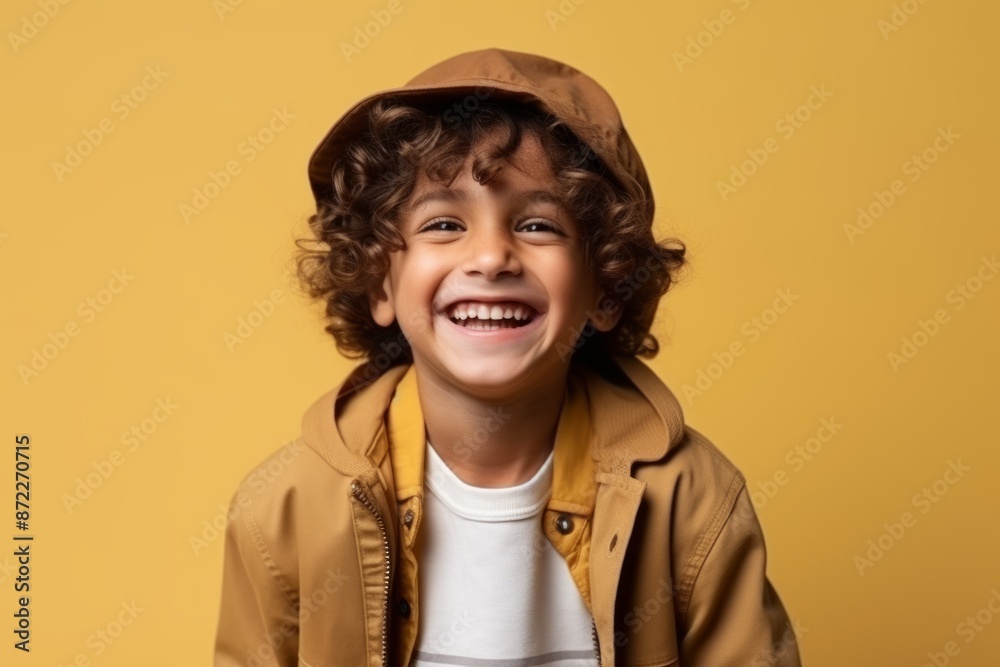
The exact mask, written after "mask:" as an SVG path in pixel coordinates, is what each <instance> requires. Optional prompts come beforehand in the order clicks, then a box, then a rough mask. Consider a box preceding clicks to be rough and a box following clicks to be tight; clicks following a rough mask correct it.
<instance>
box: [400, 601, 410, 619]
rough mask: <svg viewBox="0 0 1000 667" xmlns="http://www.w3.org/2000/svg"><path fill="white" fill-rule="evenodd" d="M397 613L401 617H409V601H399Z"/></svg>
mask: <svg viewBox="0 0 1000 667" xmlns="http://www.w3.org/2000/svg"><path fill="white" fill-rule="evenodd" d="M399 615H400V616H402V617H403V618H409V617H410V603H409V602H407V601H406V600H400V601H399Z"/></svg>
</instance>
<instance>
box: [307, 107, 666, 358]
mask: <svg viewBox="0 0 1000 667" xmlns="http://www.w3.org/2000/svg"><path fill="white" fill-rule="evenodd" d="M456 99H459V98H458V97H457V96H456ZM458 109H462V106H461V105H460V104H455V100H454V99H453V100H450V101H445V102H442V101H440V100H439V101H437V102H434V103H423V104H420V105H419V106H414V105H412V104H411V103H407V102H403V101H402V100H399V99H393V98H382V99H379V100H377V101H376V102H375V103H374V104H373V105H372V106H371V107H370V109H369V111H368V125H367V128H366V129H365V130H364V132H362V133H361V134H360V135H358V136H357V137H356V138H354V139H353V140H352V141H351V142H349V143H348V144H347V145H346V146H345V148H344V150H343V153H342V155H341V157H340V158H339V159H338V160H337V162H336V163H335V164H334V167H333V171H332V183H333V194H332V196H330V197H327V198H323V199H321V200H320V201H319V202H318V205H317V210H316V213H315V214H313V215H311V216H310V217H309V228H310V230H311V232H312V234H311V236H310V237H307V238H298V239H296V240H295V244H296V246H297V248H298V251H297V253H296V256H295V262H296V265H297V277H298V279H299V282H300V285H301V286H302V287H303V288H304V291H305V293H306V294H308V295H309V296H310V297H312V298H314V299H322V300H323V301H325V303H326V319H327V322H328V324H327V326H326V327H325V330H326V331H327V332H328V333H329V334H330V335H332V336H333V338H334V340H335V341H336V345H337V349H338V350H339V351H340V353H341V354H342V355H344V356H345V357H348V358H361V357H364V358H367V359H368V360H369V362H373V361H375V360H376V359H379V363H378V364H377V365H378V366H379V368H380V370H384V369H385V368H386V367H388V366H391V365H395V364H397V363H408V362H411V361H412V352H411V351H410V348H409V344H408V342H407V341H406V338H405V336H404V335H403V334H402V331H401V330H400V328H399V324H398V323H397V322H393V324H392V325H391V326H389V327H383V326H380V325H379V324H377V323H376V322H375V321H374V319H373V318H372V314H371V310H370V301H369V295H370V294H371V293H372V292H373V291H375V290H377V289H378V288H379V287H380V286H381V283H382V280H383V278H384V276H385V273H386V271H388V268H389V253H390V252H392V251H394V250H402V249H405V242H404V241H403V239H402V237H401V235H400V233H399V231H398V229H397V226H396V224H397V221H398V219H399V214H400V213H401V211H402V210H403V208H404V206H405V205H406V203H407V201H408V199H409V198H410V196H411V194H412V192H413V191H414V189H415V187H416V184H417V180H418V177H419V176H420V175H421V174H424V175H426V176H427V177H428V178H430V179H431V180H433V181H436V182H440V183H442V184H445V185H448V184H450V183H451V182H452V181H453V180H454V179H455V178H456V177H457V175H458V174H459V170H460V169H461V167H462V166H463V165H464V164H465V162H466V160H467V158H468V156H469V154H470V153H471V152H472V150H473V147H474V146H477V145H478V142H479V141H480V140H481V139H483V138H485V137H487V136H489V137H491V138H493V137H500V139H499V141H494V142H493V144H492V147H491V148H490V149H489V150H487V151H485V152H482V153H479V154H478V155H477V156H476V158H475V159H474V160H473V162H472V175H473V177H474V178H475V180H476V181H477V182H479V183H483V184H485V183H487V182H488V181H489V180H490V178H492V177H493V175H494V174H496V173H497V172H498V171H499V170H500V169H502V168H503V167H504V165H505V164H509V163H510V161H511V158H512V156H513V155H514V154H515V153H516V152H517V149H518V147H519V146H520V143H521V140H522V138H523V137H524V136H525V133H532V134H534V135H535V136H536V137H537V138H538V139H539V141H540V143H541V145H542V148H543V150H544V151H545V153H546V155H547V156H548V158H549V162H550V166H551V168H552V172H553V173H554V174H555V178H556V181H557V183H558V187H559V189H560V192H558V193H557V194H558V195H559V196H561V198H562V201H563V203H564V205H565V206H566V209H567V210H568V211H569V212H570V214H571V215H573V216H574V217H575V218H576V220H577V221H578V223H579V225H580V228H581V230H582V237H583V238H582V240H583V248H584V260H585V262H586V266H588V267H590V269H591V271H592V273H593V275H594V276H595V277H596V278H597V281H598V285H599V287H600V288H602V289H603V290H605V293H606V296H605V299H604V301H603V302H602V306H603V307H604V309H605V310H606V311H607V312H612V313H613V312H617V309H618V308H624V311H623V312H622V316H621V319H620V320H619V321H618V323H617V325H616V326H615V327H614V329H612V330H610V331H606V332H603V331H597V330H596V329H594V328H593V326H592V325H591V324H590V323H589V322H588V323H587V324H586V326H585V327H584V329H583V330H582V331H581V334H580V336H579V338H578V340H577V342H576V345H575V346H574V348H573V350H572V356H573V359H574V360H576V359H580V360H582V361H585V362H587V363H589V364H591V365H593V366H603V365H604V364H605V363H606V362H607V361H608V358H609V356H610V355H612V354H623V355H628V356H643V357H653V356H655V355H656V354H657V352H658V351H659V344H658V342H657V340H656V338H655V337H654V336H653V335H652V334H650V332H649V330H650V327H651V326H652V323H653V319H654V317H655V315H656V309H657V306H658V305H659V302H660V299H661V297H662V296H663V295H664V294H666V292H667V290H668V289H669V288H670V286H671V284H673V283H674V282H675V281H676V279H677V273H678V272H679V271H680V269H681V267H682V266H684V264H685V259H684V254H685V249H686V248H685V246H684V244H683V243H682V242H681V241H679V240H677V239H672V238H671V239H665V240H662V241H657V240H655V239H654V238H653V234H652V229H651V225H652V223H651V219H650V218H651V215H652V210H653V206H652V200H651V198H650V197H648V196H647V195H646V193H645V191H644V189H643V187H642V186H641V184H639V183H638V182H636V181H634V180H633V181H631V182H621V181H620V180H618V179H616V178H615V177H614V176H613V175H612V172H611V171H610V170H608V169H607V167H606V166H605V164H604V163H603V161H602V160H601V159H600V158H599V157H598V156H597V155H596V154H595V153H594V152H593V151H592V150H590V148H589V147H588V146H587V145H586V144H584V143H583V142H582V141H581V140H580V139H578V138H577V136H576V135H575V134H574V133H573V132H572V131H571V130H570V129H569V128H568V127H567V126H566V125H565V124H564V123H562V122H561V121H560V120H559V119H557V118H556V117H554V116H552V115H551V114H548V113H545V112H543V111H541V110H539V109H538V108H536V107H535V106H533V105H532V104H530V103H527V102H521V101H515V100H495V99H494V100H485V101H480V102H479V103H478V104H477V105H476V108H475V110H474V111H472V112H466V113H462V114H461V115H459V114H458V113H456V110H458ZM609 299H610V301H609ZM612 303H613V305H611V304H612ZM608 305H611V307H610V308H608V307H607V306H608Z"/></svg>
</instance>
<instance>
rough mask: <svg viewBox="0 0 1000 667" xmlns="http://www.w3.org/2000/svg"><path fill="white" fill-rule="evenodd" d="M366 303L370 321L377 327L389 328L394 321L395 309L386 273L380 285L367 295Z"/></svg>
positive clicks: (390, 283)
mask: <svg viewBox="0 0 1000 667" xmlns="http://www.w3.org/2000/svg"><path fill="white" fill-rule="evenodd" d="M368 303H369V306H370V307H371V311H372V319H374V320H375V323H376V324H378V325H379V326H383V327H387V326H390V325H391V324H392V323H393V321H395V319H396V309H395V307H394V306H393V304H392V281H391V280H390V279H389V273H388V272H386V274H385V278H383V280H382V285H381V286H380V287H377V288H376V289H375V290H374V291H373V292H372V293H371V294H369V295H368Z"/></svg>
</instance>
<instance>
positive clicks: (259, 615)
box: [214, 491, 299, 667]
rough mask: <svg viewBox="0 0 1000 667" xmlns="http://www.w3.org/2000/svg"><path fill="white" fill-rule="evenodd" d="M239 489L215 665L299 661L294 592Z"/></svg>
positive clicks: (279, 666)
mask: <svg viewBox="0 0 1000 667" xmlns="http://www.w3.org/2000/svg"><path fill="white" fill-rule="evenodd" d="M241 493H242V492H240V491H238V492H237V493H236V494H235V495H234V496H233V500H232V502H231V503H230V512H229V517H230V519H229V522H228V525H227V526H226V542H225V554H224V561H223V571H222V604H221V609H220V612H219V625H218V628H217V632H216V639H215V661H214V665H215V667H237V666H239V667H244V666H246V667H250V666H253V667H286V666H292V667H294V666H296V665H298V639H299V635H298V633H299V623H298V596H297V594H296V592H295V591H294V590H293V589H292V587H291V586H290V585H289V584H288V582H287V580H286V579H285V578H284V577H283V576H282V574H281V573H280V572H279V571H278V569H277V566H276V564H275V562H274V559H273V558H272V557H271V554H270V551H269V549H268V546H267V544H265V542H264V537H263V535H262V534H261V531H260V530H259V528H258V525H257V522H256V521H255V519H254V516H253V513H252V509H253V508H252V504H250V503H249V502H246V503H245V506H243V505H241V503H240V502H238V501H239V500H243V499H247V500H248V495H249V494H247V495H244V496H242V497H241V495H240V494H241Z"/></svg>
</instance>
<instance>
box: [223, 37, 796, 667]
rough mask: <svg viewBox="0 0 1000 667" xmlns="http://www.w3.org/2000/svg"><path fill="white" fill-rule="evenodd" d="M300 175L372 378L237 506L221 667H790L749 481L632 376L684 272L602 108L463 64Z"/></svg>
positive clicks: (533, 80)
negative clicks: (306, 178) (656, 235)
mask: <svg viewBox="0 0 1000 667" xmlns="http://www.w3.org/2000/svg"><path fill="white" fill-rule="evenodd" d="M456 109H458V110H460V111H462V113H461V114H459V115H456V113H455V110H456ZM309 173H310V182H311V184H312V187H313V193H314V195H315V196H316V201H317V213H316V215H314V216H312V218H311V219H310V225H311V228H312V232H313V234H314V236H315V238H314V239H312V240H309V241H303V242H301V243H300V247H301V248H302V254H301V255H300V258H299V262H300V265H299V268H300V277H301V278H302V279H303V283H304V284H305V285H306V286H307V288H308V291H309V293H310V294H311V295H312V296H314V297H317V298H322V299H324V301H325V302H326V313H327V316H328V319H329V323H328V325H327V331H328V332H330V333H331V334H332V335H333V337H334V339H335V341H336V343H337V346H338V349H340V350H341V352H343V353H344V354H345V355H348V356H363V357H366V358H367V360H368V361H367V363H363V364H361V365H359V366H357V367H355V368H354V370H352V372H351V373H350V374H349V376H348V377H347V378H346V379H345V380H344V381H343V382H342V383H341V384H340V385H338V386H337V387H336V388H335V389H333V390H332V391H330V392H328V393H327V394H325V395H324V396H322V397H321V398H320V399H318V400H317V401H316V402H315V403H314V404H313V405H312V406H311V407H310V408H309V410H307V412H306V413H305V415H304V417H303V420H302V436H301V440H302V442H303V443H305V444H306V445H308V447H306V448H305V449H304V450H303V452H304V453H302V454H301V455H300V456H298V457H297V458H295V459H294V460H292V461H291V462H290V463H287V464H286V463H285V461H284V459H283V460H282V463H283V466H284V469H283V471H282V473H281V475H277V476H275V478H274V481H273V482H272V483H270V484H269V485H268V486H267V487H266V488H264V489H259V488H255V489H250V487H249V485H248V483H247V480H246V479H245V480H244V481H243V483H242V484H241V486H240V489H239V490H238V491H237V494H243V495H242V496H239V495H238V496H236V497H234V502H236V498H237V497H239V498H240V499H241V500H244V502H241V505H240V506H241V507H244V510H243V511H242V512H241V513H240V514H239V515H238V516H237V517H236V518H235V519H234V520H233V521H232V522H231V523H230V525H229V527H228V529H227V538H226V556H225V558H226V560H225V566H224V578H223V590H222V608H221V613H220V620H219V628H218V635H217V639H216V649H215V657H216V663H215V664H216V665H309V666H312V667H318V666H320V665H325V666H332V665H351V666H356V665H369V666H375V665H380V666H382V667H387V666H389V665H398V666H412V667H430V666H432V665H443V664H449V665H456V664H457V665H486V666H490V665H495V666H497V667H499V666H500V665H553V666H557V665H558V666H560V667H569V666H573V665H577V666H582V665H685V666H695V667H717V666H724V665H757V664H761V665H765V664H766V665H787V666H793V665H798V664H799V657H798V649H797V644H796V634H795V631H794V628H793V626H792V624H791V623H790V621H789V618H788V616H787V614H786V612H785V609H784V607H783V605H782V603H781V601H780V600H779V598H778V596H777V594H776V592H775V591H774V589H773V587H772V586H771V584H770V582H769V581H768V579H767V577H766V573H765V561H766V556H765V547H764V541H763V535H762V533H761V530H760V526H759V524H758V522H757V519H756V516H755V514H754V512H753V507H752V504H751V503H750V500H749V496H748V492H747V489H746V486H745V481H744V479H743V476H742V475H741V474H740V473H739V471H738V470H737V469H736V468H735V466H733V464H732V463H731V462H729V461H728V459H726V458H725V457H724V456H723V455H722V453H721V452H720V451H719V450H718V449H717V448H716V447H715V446H714V445H713V444H712V443H711V442H709V441H708V440H707V439H706V438H705V437H704V436H702V435H701V434H700V433H698V432H697V431H695V430H694V429H693V428H691V427H690V426H688V425H686V424H684V422H683V415H682V413H681V409H680V406H679V404H678V402H677V400H676V399H675V398H674V396H673V394H672V393H671V392H670V391H669V389H668V388H667V387H666V386H665V385H664V384H663V383H662V382H661V381H660V380H659V378H658V377H657V376H656V375H655V374H654V373H653V372H652V371H651V370H650V369H649V368H648V367H647V366H645V365H644V364H642V363H641V362H640V361H639V360H638V359H637V358H636V357H638V356H652V355H654V354H655V353H656V351H657V349H658V346H657V343H656V340H655V338H653V337H652V336H650V335H649V328H650V326H651V324H652V321H653V318H654V316H655V313H656V307H657V305H658V302H659V299H660V297H662V295H663V294H664V293H665V292H666V291H667V289H668V288H669V286H670V285H671V284H672V282H673V280H674V277H675V275H676V272H677V271H678V270H679V269H680V268H681V266H682V265H683V263H684V259H683V256H684V248H683V244H680V243H679V242H673V241H664V242H659V241H656V240H654V239H653V236H652V221H653V211H654V207H653V198H652V191H651V188H650V186H649V181H648V178H647V176H646V173H645V170H644V168H643V166H642V162H641V160H640V159H639V156H638V152H637V151H636V149H635V147H634V146H633V145H632V142H631V140H630V139H629V137H628V134H627V133H626V131H625V129H624V127H623V126H622V123H621V119H620V117H619V116H618V111H617V109H616V107H615V105H614V103H613V101H612V100H611V98H610V96H608V95H607V93H606V92H605V91H604V90H603V88H601V87H600V86H599V85H598V84H597V83H596V82H594V81H593V80H592V79H590V78H589V77H587V76H586V75H584V74H582V73H581V72H579V71H577V70H575V69H573V68H570V67H568V66H566V65H564V64H561V63H558V62H555V61H552V60H550V59H547V58H542V57H539V56H533V55H529V54H523V53H515V52H510V51H502V50H499V49H488V50H484V51H477V52H472V53H467V54H462V55H459V56H456V57H454V58H451V59H449V60H446V61H445V62H443V63H439V64H438V65H435V66H434V67H432V68H430V69H429V70H427V71H425V72H424V73H422V74H420V75H418V76H417V77H416V78H415V79H413V80H412V81H411V82H409V83H408V84H407V85H406V86H403V87H401V88H397V89H393V90H390V91H383V92H380V93H376V94H373V95H371V96H369V97H367V98H365V99H364V100H362V101H361V102H359V103H358V104H357V105H355V106H354V107H353V108H352V109H351V110H349V111H348V113H346V114H345V115H344V116H343V117H342V118H341V119H340V120H339V121H338V122H337V123H336V124H335V125H334V126H333V128H332V129H331V130H330V132H329V133H328V134H327V136H326V137H325V138H324V140H323V142H322V143H321V144H320V146H319V147H318V148H317V150H316V152H315V153H314V155H313V156H312V159H311V160H310V172H309ZM276 456H277V454H276ZM247 497H249V498H250V501H249V502H246V501H245V498H247ZM331 572H335V573H336V574H337V577H336V579H335V581H336V582H337V583H336V585H333V586H331V585H330V582H331V581H333V580H332V579H331V574H330V573H331ZM331 589H332V590H331Z"/></svg>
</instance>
